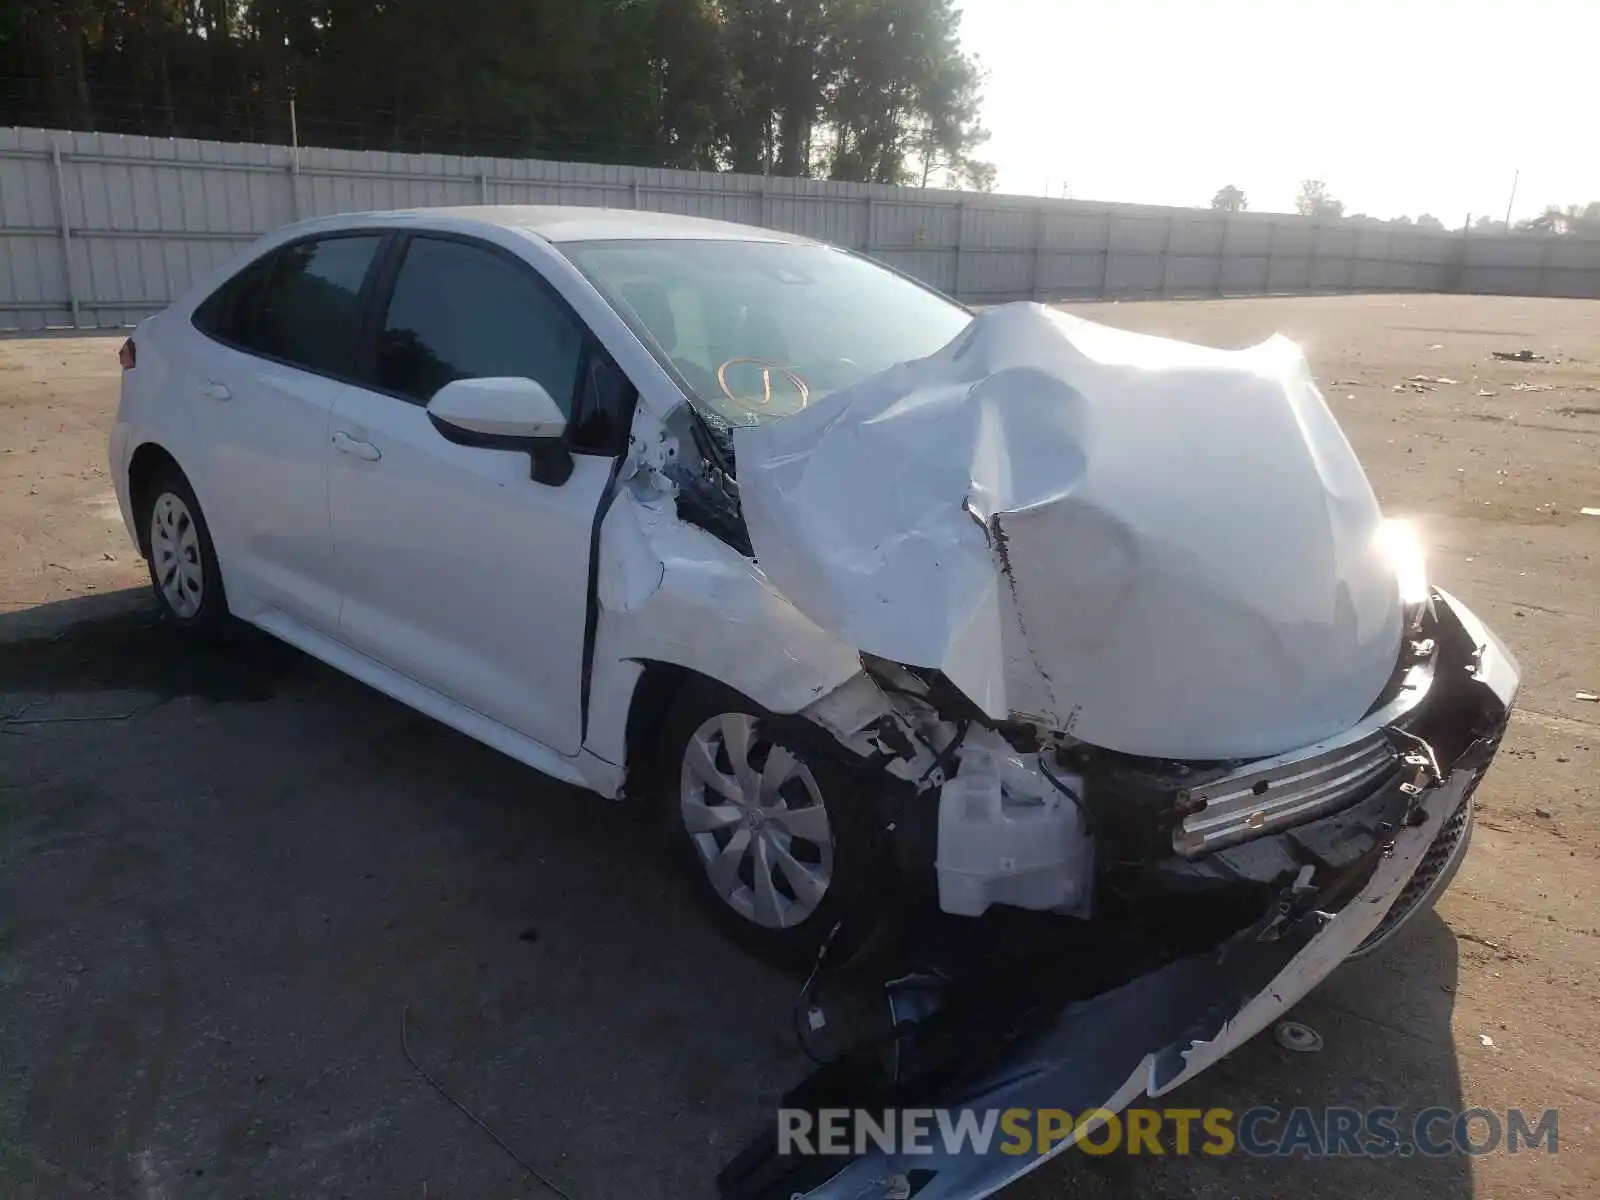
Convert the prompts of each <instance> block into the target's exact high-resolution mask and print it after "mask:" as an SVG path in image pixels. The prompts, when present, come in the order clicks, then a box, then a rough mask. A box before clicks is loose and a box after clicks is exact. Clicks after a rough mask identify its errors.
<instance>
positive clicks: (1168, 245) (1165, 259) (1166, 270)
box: [1161, 213, 1177, 296]
mask: <svg viewBox="0 0 1600 1200" xmlns="http://www.w3.org/2000/svg"><path fill="white" fill-rule="evenodd" d="M1176 223H1177V222H1176V218H1175V217H1174V216H1173V214H1172V213H1168V214H1167V230H1166V233H1165V234H1163V235H1162V239H1161V294H1162V295H1163V296H1165V295H1166V294H1167V292H1168V290H1169V289H1170V287H1171V279H1170V276H1171V273H1172V272H1171V268H1172V227H1173V225H1174V224H1176Z"/></svg>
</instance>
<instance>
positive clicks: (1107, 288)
mask: <svg viewBox="0 0 1600 1200" xmlns="http://www.w3.org/2000/svg"><path fill="white" fill-rule="evenodd" d="M1116 219H1117V218H1116V215H1115V214H1114V213H1113V212H1112V211H1111V210H1110V209H1109V208H1108V209H1106V240H1105V243H1104V244H1103V245H1102V247H1101V251H1100V296H1099V298H1100V299H1101V300H1104V299H1105V298H1106V297H1107V296H1109V295H1111V231H1112V229H1114V228H1115V222H1116Z"/></svg>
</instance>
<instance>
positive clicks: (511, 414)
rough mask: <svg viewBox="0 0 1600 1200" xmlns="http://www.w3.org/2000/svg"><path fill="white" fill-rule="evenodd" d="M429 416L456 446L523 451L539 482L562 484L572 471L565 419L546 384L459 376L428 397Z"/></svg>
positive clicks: (530, 471)
mask: <svg viewBox="0 0 1600 1200" xmlns="http://www.w3.org/2000/svg"><path fill="white" fill-rule="evenodd" d="M428 419H429V420H430V421H432V422H433V427H434V428H435V429H437V430H438V431H439V433H440V434H441V435H442V436H443V437H444V438H445V439H446V440H447V441H451V442H454V443H456V444H457V445H458V446H476V447H479V448H481V449H485V450H522V451H526V453H527V455H528V459H529V475H530V477H531V478H532V479H533V480H534V481H535V482H537V483H543V484H548V485H549V486H551V487H560V486H561V485H562V484H563V483H565V482H566V481H567V478H568V477H569V476H570V475H571V474H572V452H571V451H570V450H568V449H567V443H566V433H567V418H566V416H565V414H563V413H562V411H561V408H560V406H559V405H558V404H556V402H555V400H554V398H553V397H552V396H551V395H550V393H549V392H548V391H546V390H545V388H544V385H543V384H541V383H536V382H535V381H534V380H532V379H516V378H510V377H504V378H489V379H457V380H454V381H452V382H450V383H447V384H445V385H444V386H443V387H442V388H440V389H439V390H438V391H437V392H435V393H434V396H433V399H432V400H430V401H428Z"/></svg>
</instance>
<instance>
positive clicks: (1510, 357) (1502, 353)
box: [1490, 350, 1550, 362]
mask: <svg viewBox="0 0 1600 1200" xmlns="http://www.w3.org/2000/svg"><path fill="white" fill-rule="evenodd" d="M1490 353H1492V354H1493V355H1494V356H1495V357H1496V358H1498V359H1500V360H1501V361H1502V362H1549V361H1550V360H1549V359H1548V358H1546V357H1545V356H1544V355H1542V354H1535V353H1534V352H1533V351H1532V350H1494V351H1491V352H1490Z"/></svg>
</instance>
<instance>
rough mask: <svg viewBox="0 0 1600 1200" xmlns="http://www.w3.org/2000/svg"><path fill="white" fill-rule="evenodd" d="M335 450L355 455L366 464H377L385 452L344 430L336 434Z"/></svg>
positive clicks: (334, 440) (334, 438) (334, 439)
mask: <svg viewBox="0 0 1600 1200" xmlns="http://www.w3.org/2000/svg"><path fill="white" fill-rule="evenodd" d="M333 448H334V449H335V450H339V451H342V452H343V453H345V454H353V455H355V456H356V457H357V458H359V459H362V460H364V461H366V462H377V461H378V460H379V459H380V458H382V457H383V452H382V451H381V450H379V449H378V448H377V447H376V446H374V445H373V444H372V443H371V442H364V441H362V440H361V439H360V438H358V437H351V436H350V435H349V434H348V433H346V432H345V431H344V430H342V429H340V430H336V431H335V432H334V435H333Z"/></svg>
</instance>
